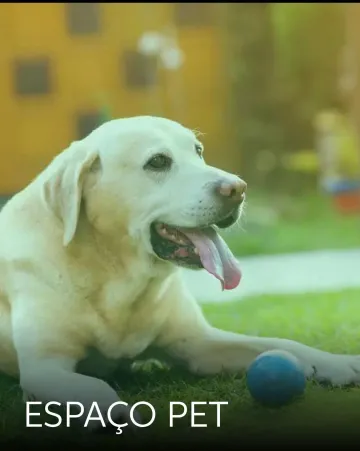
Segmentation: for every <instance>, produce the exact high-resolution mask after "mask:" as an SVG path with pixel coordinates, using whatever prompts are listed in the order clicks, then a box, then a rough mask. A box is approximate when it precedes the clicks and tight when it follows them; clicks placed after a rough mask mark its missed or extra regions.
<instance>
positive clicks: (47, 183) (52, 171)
mask: <svg viewBox="0 0 360 451" xmlns="http://www.w3.org/2000/svg"><path fill="white" fill-rule="evenodd" d="M245 189H246V184H245V182H244V181H243V180H241V179H240V178H238V177H237V176H236V175H233V174H229V173H227V172H224V171H222V170H220V169H217V168H215V167H211V166H208V165H207V164H206V163H205V161H204V159H203V147H202V144H201V143H200V142H199V141H198V139H197V137H196V136H195V134H194V133H193V132H192V131H191V130H189V129H187V128H185V127H183V126H182V125H180V124H179V123H176V122H173V121H171V120H167V119H163V118H159V117H149V116H141V117H134V118H125V119H117V120H112V121H110V122H107V123H105V124H103V125H102V126H100V127H99V128H98V129H96V130H95V131H93V132H92V133H91V134H90V135H89V136H87V137H86V138H85V139H83V140H81V141H76V142H73V143H72V144H71V145H70V146H69V147H68V148H67V149H66V150H65V151H64V152H62V153H61V154H59V155H58V156H57V157H56V158H54V160H53V161H52V162H51V163H50V164H49V166H48V167H47V168H46V169H45V170H44V171H43V172H42V173H41V174H40V175H39V176H38V177H37V178H36V179H35V180H33V181H32V182H31V183H30V184H29V185H28V186H27V187H26V188H25V189H24V190H22V191H21V192H20V193H18V194H17V195H15V196H14V197H13V198H12V199H11V200H10V201H9V202H8V203H7V204H6V205H5V207H4V208H3V210H2V211H1V213H0V369H1V370H2V371H3V372H5V373H8V374H12V375H14V376H19V378H20V384H21V387H22V389H23V391H24V393H25V395H26V396H28V397H29V396H30V397H33V398H35V399H37V400H41V401H43V402H48V401H58V402H60V403H66V402H69V401H77V402H80V403H81V404H82V405H83V406H85V408H90V405H91V404H92V403H93V402H97V404H98V406H100V408H101V409H103V410H104V411H106V410H107V409H108V407H109V406H110V405H112V404H113V403H115V402H117V401H119V395H118V393H117V392H116V391H114V390H113V389H112V388H111V387H110V386H109V385H108V384H107V383H105V382H104V381H103V379H102V378H101V377H104V376H101V374H105V370H108V369H111V368H114V367H115V366H116V365H117V364H118V362H120V361H121V359H134V358H139V357H140V356H144V355H145V354H144V353H148V355H152V354H151V353H152V352H153V353H154V354H153V355H156V356H158V355H162V356H163V358H168V359H171V361H172V362H173V363H175V364H176V363H178V364H179V365H185V366H186V367H187V368H188V369H189V371H192V372H194V373H198V374H202V375H212V374H216V373H218V372H220V371H228V372H234V373H238V372H242V371H243V370H245V369H246V368H247V366H248V365H249V364H250V362H251V361H252V360H253V359H254V358H255V357H256V356H257V355H259V354H260V353H262V352H264V351H268V350H271V349H279V350H284V351H288V352H291V353H292V354H293V355H295V356H296V357H297V358H298V359H299V360H300V362H301V364H302V365H303V368H304V371H305V372H306V375H307V376H308V377H312V376H314V377H315V378H317V379H318V380H326V381H328V382H330V383H332V384H334V385H343V384H349V383H357V382H359V381H360V357H359V356H351V355H334V354H330V353H328V352H324V351H321V350H317V349H314V348H311V347H308V346H305V345H303V344H300V343H297V342H294V341H291V340H286V339H280V338H264V337H252V336H246V335H240V334H237V333H232V332H227V331H222V330H219V329H216V328H214V327H212V326H211V325H210V324H209V323H208V322H207V321H206V319H205V318H204V316H203V314H202V312H201V309H200V307H199V306H198V304H197V303H196V301H195V299H193V297H192V296H191V294H190V293H189V291H188V290H187V288H186V286H184V284H183V281H182V278H181V271H180V267H187V268H193V269H194V270H198V269H205V270H207V271H208V272H209V273H211V274H212V275H213V276H214V277H216V278H217V279H218V280H219V283H221V284H222V287H223V289H232V288H234V287H236V286H237V285H238V284H239V282H240V279H241V272H240V269H239V267H238V265H237V262H236V260H235V258H234V256H233V255H232V254H231V252H230V250H229V249H228V247H227V246H226V244H225V242H224V241H223V239H222V238H221V237H220V236H219V234H218V231H217V230H218V228H226V227H229V226H231V225H232V224H233V223H235V222H236V221H237V220H238V218H239V216H240V214H241V209H242V203H243V201H244V197H245ZM102 372H103V373H102ZM121 414H122V415H124V414H125V415H126V412H125V413H124V411H122V412H121Z"/></svg>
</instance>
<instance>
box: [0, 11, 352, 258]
mask: <svg viewBox="0 0 360 451" xmlns="http://www.w3.org/2000/svg"><path fill="white" fill-rule="evenodd" d="M359 8H360V6H359V5H358V4H344V3H325V4H320V3H318V4H316V3H314V4H312V3H311V4H310V3H308V4H306V3H299V4H292V3H284V4H283V3H2V4H1V5H0V68H1V70H0V98H1V102H0V114H1V118H2V127H1V137H2V141H1V144H2V147H1V157H2V158H1V163H0V195H2V196H5V197H6V196H10V195H12V194H14V193H15V192H17V191H18V190H20V189H21V188H23V187H24V186H25V185H26V184H27V183H29V182H30V181H31V179H32V178H33V177H34V176H35V175H36V174H37V173H38V172H39V171H40V170H41V169H43V167H44V166H46V165H47V164H48V163H49V161H50V160H51V158H52V157H53V156H55V155H56V154H57V153H59V152H60V151H62V150H63V149H64V148H65V147H66V146H67V145H68V144H69V143H70V142H71V141H72V140H75V139H78V138H82V137H83V136H85V135H86V134H88V133H89V132H90V131H91V130H93V129H94V128H95V127H97V126H98V125H99V124H101V123H102V122H103V121H105V120H108V119H110V118H112V117H127V116H133V115H142V114H153V115H161V116H166V117H169V118H171V119H175V120H178V121H180V122H182V123H183V124H184V125H186V126H188V127H190V128H192V129H196V130H198V131H200V132H202V133H203V136H202V140H203V141H204V143H205V146H206V160H207V162H208V163H210V164H213V165H216V166H220V167H221V168H223V169H225V170H229V171H232V172H235V173H238V174H240V175H241V176H243V177H244V178H245V179H246V181H247V182H248V185H249V199H251V200H252V201H251V203H249V210H248V216H247V217H248V220H249V223H250V224H252V225H253V227H250V230H251V233H258V232H257V231H259V230H263V229H262V228H261V227H262V225H264V227H266V230H267V232H266V234H265V235H264V234H260V235H256V238H254V239H255V242H254V241H253V238H252V235H251V236H250V238H249V237H248V238H243V241H242V246H239V247H237V246H235V247H236V248H237V251H238V252H240V253H241V252H245V253H252V252H260V251H262V250H264V245H265V244H264V243H266V246H267V248H268V247H269V240H270V241H272V242H273V243H274V242H275V244H274V246H273V247H274V249H277V248H281V247H282V244H281V243H280V242H277V241H276V240H275V238H274V237H275V235H271V236H272V238H271V239H270V237H269V233H270V232H269V230H272V229H271V228H270V229H269V227H270V226H274V227H275V225H274V224H278V223H279V224H280V225H281V224H283V222H281V221H285V220H286V221H289V220H290V221H295V222H296V221H297V222H298V221H299V219H301V220H302V221H303V222H304V221H306V220H307V219H306V218H308V219H309V218H310V217H311V218H318V217H320V216H319V215H320V212H321V211H322V209H323V208H325V204H326V199H328V200H330V199H331V201H333V200H334V199H336V200H337V204H336V203H334V205H333V206H332V207H329V206H327V207H326V208H328V210H329V209H330V210H331V209H332V210H331V214H335V213H334V211H335V210H336V209H337V212H338V213H339V214H338V216H337V220H339V221H340V219H339V218H340V217H341V218H342V219H341V221H353V220H354V219H345V218H343V216H344V213H345V212H350V211H351V212H352V213H354V212H355V213H359V211H360V194H359V191H360V188H359V184H360V150H359V146H358V137H359V135H360V134H359V131H360V83H359V79H358V77H359V74H360V71H359V69H360V33H359V27H358V26H357V24H358V23H359V19H360V13H359ZM319 187H320V192H322V191H321V190H323V191H326V192H327V194H326V195H327V196H328V197H327V198H326V199H325V197H324V193H323V192H322V194H321V195H322V196H323V197H320V198H319V197H318V196H319ZM319 199H320V200H319ZM250 205H251V206H250ZM330 210H329V211H330ZM333 210H334V211H333ZM329 214H330V213H329ZM339 215H340V216H339ZM356 220H357V218H356ZM279 221H280V222H279ZM323 221H325V219H323ZM327 222H328V221H327ZM320 223H321V221H320ZM323 223H324V222H323ZM347 224H348V222H347ZM357 226H358V224H356V225H355V223H354V233H353V241H354V240H355V241H356V239H357V236H356V235H357V232H356V231H355V228H356V227H357ZM276 227H277V226H276ZM279 227H281V226H279ZM309 227H310V226H309ZM338 227H340V226H339V225H338ZM274 230H275V229H274ZM276 230H278V229H276ZM259 233H260V232H259ZM264 233H265V232H264ZM274 233H275V232H274ZM334 233H335V231H334ZM321 234H322V232H321V231H320V230H319V234H318V236H319V237H320V235H321ZM350 235H351V234H350ZM282 236H284V235H282ZM296 236H297V238H298V237H299V234H298V233H295V234H294V235H293V240H292V242H293V243H295V242H296V239H295V238H296ZM331 236H333V235H331ZM348 236H349V233H348ZM259 237H260V238H259ZM246 240H247V241H246ZM259 240H260V241H259ZM274 240H275V241H274ZM290 241H291V240H290ZM304 241H306V238H305V237H304ZM330 241H332V242H333V241H334V239H333V238H332V239H330V238H329V239H328V242H329V243H330ZM340 241H341V240H340ZM246 243H247V244H246ZM254 243H255V244H254ZM303 244H304V243H303ZM339 245H340V244H339ZM266 246H265V247H266ZM299 246H300V245H299ZM299 246H297V245H295V248H297V247H299ZM293 247H294V246H293ZM300 247H301V246H300ZM290 248H291V246H290ZM268 250H269V249H268Z"/></svg>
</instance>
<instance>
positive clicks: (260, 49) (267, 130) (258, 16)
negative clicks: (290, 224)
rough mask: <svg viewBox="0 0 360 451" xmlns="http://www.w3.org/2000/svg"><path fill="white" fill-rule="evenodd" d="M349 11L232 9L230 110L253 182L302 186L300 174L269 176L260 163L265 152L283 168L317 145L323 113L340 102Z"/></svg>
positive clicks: (332, 6) (274, 6)
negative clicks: (290, 155)
mask: <svg viewBox="0 0 360 451" xmlns="http://www.w3.org/2000/svg"><path fill="white" fill-rule="evenodd" d="M342 8H344V6H343V5H342V4H341V3H324V4H321V3H238V4H236V3H233V4H228V7H227V24H226V26H227V28H228V31H227V35H228V39H227V45H228V47H229V52H228V57H229V60H230V64H231V67H230V74H231V91H232V102H231V105H230V109H231V112H232V117H233V127H234V129H236V131H237V133H236V136H234V139H235V140H236V144H237V145H238V146H239V148H240V149H241V153H242V159H241V161H242V168H241V172H242V173H243V174H244V175H245V177H246V178H247V179H248V180H249V182H251V183H254V184H256V185H266V186H267V187H268V186H269V184H271V186H272V187H273V188H276V186H279V185H280V183H279V181H281V182H282V183H281V184H282V185H283V184H284V183H286V184H287V185H289V188H290V187H291V185H292V186H293V187H294V188H295V189H298V188H299V186H298V183H300V181H299V179H297V177H296V176H294V174H289V173H287V172H286V170H285V169H281V167H280V166H279V165H277V166H276V168H271V167H270V166H271V165H269V167H268V171H267V175H266V171H265V172H264V171H263V172H261V171H259V167H258V166H259V165H258V163H259V162H260V161H261V159H262V155H266V154H264V150H267V151H268V152H267V155H269V153H272V154H273V156H274V157H275V160H276V161H277V162H279V161H280V157H281V155H282V154H283V153H284V152H291V151H297V150H301V149H308V148H312V147H313V145H314V142H313V141H314V138H313V127H312V124H313V120H314V116H315V114H316V113H317V112H318V111H319V110H321V109H324V108H329V107H330V106H332V105H333V104H334V102H336V101H337V100H338V96H339V93H338V87H339V83H338V81H339V63H340V55H341V51H342V46H343V41H344V17H343V14H342ZM268 161H269V162H271V161H272V162H273V161H274V158H273V159H272V160H271V159H270V158H268ZM272 164H273V163H272ZM263 169H264V168H263ZM262 174H263V175H262ZM300 177H301V178H302V179H304V176H303V175H301V176H300ZM314 183H315V180H314ZM313 186H314V185H313ZM281 188H282V189H283V186H282V187H281Z"/></svg>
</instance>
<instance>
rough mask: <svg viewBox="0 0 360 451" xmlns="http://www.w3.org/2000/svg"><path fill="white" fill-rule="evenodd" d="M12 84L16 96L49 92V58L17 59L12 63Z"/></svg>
mask: <svg viewBox="0 0 360 451" xmlns="http://www.w3.org/2000/svg"><path fill="white" fill-rule="evenodd" d="M12 69H13V84H14V90H15V93H16V94H17V95H20V96H29V95H44V94H49V93H50V92H51V76H50V58H47V57H42V58H18V59H16V60H15V61H14V62H13V68H12Z"/></svg>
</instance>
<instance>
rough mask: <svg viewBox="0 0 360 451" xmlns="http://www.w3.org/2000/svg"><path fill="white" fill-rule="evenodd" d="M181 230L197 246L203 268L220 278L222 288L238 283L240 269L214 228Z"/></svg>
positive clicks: (234, 286) (229, 287) (228, 288)
mask: <svg viewBox="0 0 360 451" xmlns="http://www.w3.org/2000/svg"><path fill="white" fill-rule="evenodd" d="M181 232H182V233H183V234H184V235H186V236H187V237H188V238H189V239H190V240H191V241H192V242H193V244H194V245H195V246H196V247H197V249H198V251H199V256H200V259H201V263H202V264H203V266H204V268H205V269H206V270H207V271H208V272H209V273H210V274H212V275H213V276H215V277H216V278H217V279H219V280H220V282H221V285H222V289H223V290H232V289H234V288H236V287H237V286H238V285H239V283H240V280H241V271H240V268H239V266H238V262H237V260H236V259H235V257H234V255H233V254H232V252H231V250H230V249H229V248H228V246H227V244H226V243H225V241H224V240H223V239H222V238H221V236H220V235H219V234H218V233H217V232H216V230H214V229H213V228H211V227H209V228H208V229H202V230H181Z"/></svg>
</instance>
